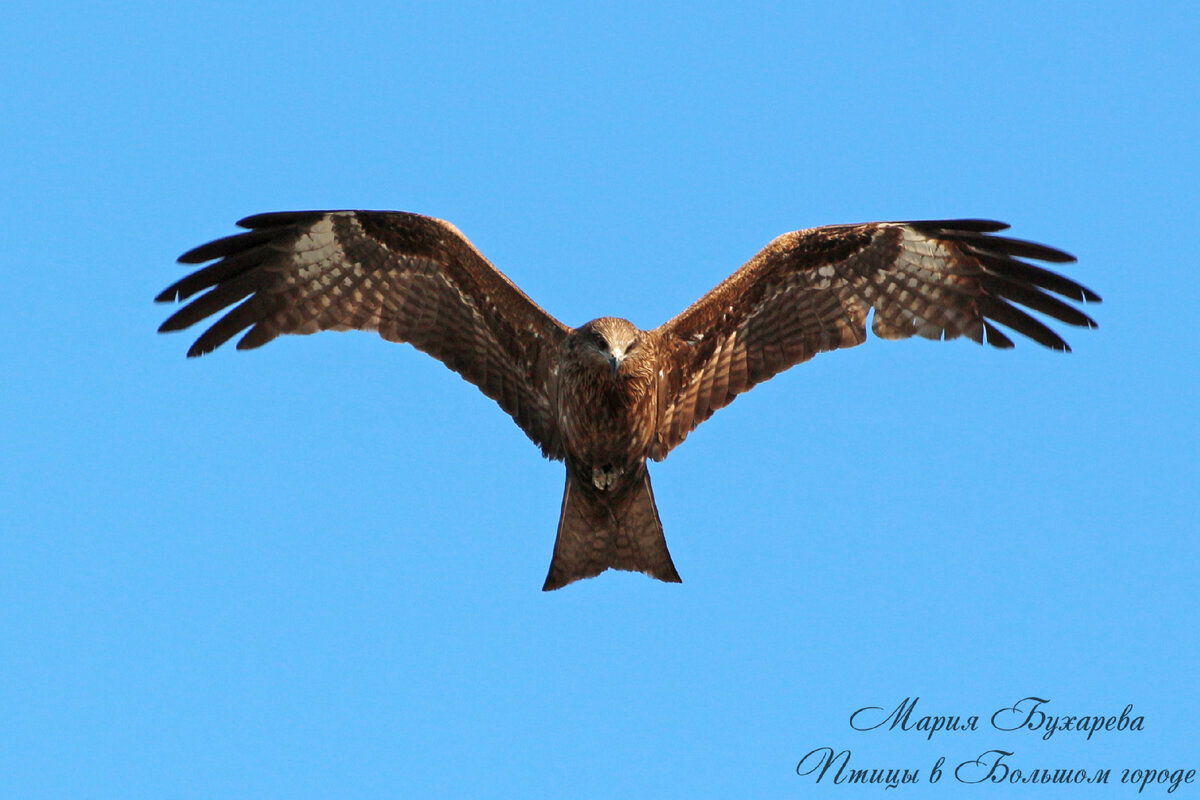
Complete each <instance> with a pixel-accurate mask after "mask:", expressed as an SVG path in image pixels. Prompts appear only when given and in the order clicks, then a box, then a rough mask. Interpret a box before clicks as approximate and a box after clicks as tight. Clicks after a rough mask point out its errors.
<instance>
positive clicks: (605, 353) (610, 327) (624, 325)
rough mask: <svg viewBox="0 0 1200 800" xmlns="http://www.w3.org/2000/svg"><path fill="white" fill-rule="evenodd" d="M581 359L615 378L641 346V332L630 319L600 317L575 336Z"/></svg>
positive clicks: (575, 333) (582, 328)
mask: <svg viewBox="0 0 1200 800" xmlns="http://www.w3.org/2000/svg"><path fill="white" fill-rule="evenodd" d="M571 335H572V337H573V338H574V339H575V342H574V344H575V348H576V351H577V352H578V353H579V354H580V356H581V357H582V358H584V359H586V360H587V361H588V362H589V363H592V364H594V365H595V366H597V367H599V366H600V365H604V366H606V367H607V368H608V369H609V370H610V371H611V372H612V374H613V376H616V375H617V374H619V372H620V370H621V364H622V363H623V362H624V361H625V359H626V358H628V357H629V355H630V354H631V353H633V352H634V351H636V350H637V347H638V345H639V344H640V343H641V339H642V332H641V331H640V330H638V328H637V326H636V325H634V324H633V323H632V322H630V321H629V320H627V319H620V318H619V317H600V318H599V319H594V320H592V321H591V322H589V323H587V324H586V325H583V326H582V327H579V328H576V329H575V330H574V331H573V332H572V334H571Z"/></svg>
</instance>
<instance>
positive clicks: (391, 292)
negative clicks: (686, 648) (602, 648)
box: [157, 211, 1099, 589]
mask: <svg viewBox="0 0 1200 800" xmlns="http://www.w3.org/2000/svg"><path fill="white" fill-rule="evenodd" d="M239 224H240V225H242V226H243V227H247V228H249V229H250V230H249V231H248V232H246V233H242V234H238V235H235V236H230V237H227V238H225V239H219V240H217V241H214V242H210V243H209V244H206V245H202V246H201V247H198V248H195V249H194V250H191V251H189V252H188V253H185V254H184V255H183V256H182V257H181V258H180V260H181V261H183V262H185V263H202V262H205V261H213V260H214V259H215V262H214V263H212V264H209V265H208V266H206V267H204V268H202V269H200V270H198V271H197V272H195V273H193V274H191V275H188V276H187V277H185V278H183V279H182V280H180V281H178V282H177V283H175V284H174V285H172V286H171V287H169V288H168V289H167V290H165V291H164V292H162V293H161V294H160V295H159V297H158V298H157V299H158V300H160V301H169V300H180V299H184V298H187V297H189V296H191V295H194V294H196V293H197V292H199V291H201V290H205V289H207V290H208V291H207V292H206V293H205V294H202V295H201V296H199V297H198V298H196V299H194V300H192V301H191V302H190V303H189V304H188V305H186V306H184V307H183V308H181V309H180V310H178V311H177V312H176V313H175V314H173V315H172V316H171V317H170V318H169V319H168V320H167V321H166V322H165V323H163V325H162V327H161V328H160V330H162V331H170V330H178V329H181V328H185V327H188V326H190V325H192V324H194V323H195V322H198V321H199V320H201V319H203V318H205V317H208V316H209V315H211V314H214V313H216V312H218V311H221V310H223V309H226V308H228V307H229V306H234V307H233V308H232V310H230V311H228V312H227V313H226V314H225V315H224V316H223V317H221V318H220V319H219V320H218V321H217V322H216V323H214V324H213V325H212V326H211V327H210V328H209V329H208V330H207V331H205V332H204V334H202V335H201V336H200V338H199V339H198V340H197V341H196V343H195V344H194V345H193V346H192V348H191V349H190V350H189V352H188V355H201V354H203V353H206V352H208V351H210V350H212V349H214V348H216V347H218V346H220V345H221V344H222V343H224V342H225V341H227V340H228V339H230V338H231V337H233V336H235V335H237V334H238V333H240V332H242V331H246V332H245V334H244V335H243V336H242V338H241V340H240V341H239V342H238V348H239V349H247V348H253V347H258V346H261V345H262V344H265V343H266V342H268V341H270V340H271V339H273V338H274V337H276V336H278V335H279V334H281V333H313V332H316V331H319V330H349V329H361V330H376V331H378V332H379V333H380V335H382V336H383V337H384V338H385V339H388V340H391V341H400V342H409V343H411V344H413V345H414V346H415V347H417V348H418V349H420V350H422V351H424V352H426V353H429V354H430V355H432V356H434V357H435V358H438V359H439V360H441V361H442V362H443V363H445V364H446V365H447V366H448V367H450V368H451V369H453V370H454V371H456V372H458V373H459V374H460V375H462V376H463V377H464V378H466V379H467V380H468V381H470V382H471V383H473V384H475V385H476V386H478V387H479V388H480V390H482V391H483V392H484V394H486V395H487V396H489V397H491V398H492V399H494V400H496V402H497V403H499V405H500V407H501V408H502V409H504V411H506V412H507V413H508V414H510V415H511V416H512V417H513V419H514V420H515V421H516V422H517V424H518V425H519V426H520V427H521V428H522V430H524V431H525V433H526V435H528V436H529V438H530V439H531V440H533V442H534V443H535V444H537V445H538V446H539V447H540V448H541V450H542V453H543V455H545V456H546V457H547V458H551V459H556V460H562V461H564V462H565V463H566V468H567V481H566V488H565V490H564V493H563V505H562V513H561V516H560V521H559V528H558V536H557V538H556V540H555V547H554V557H553V559H552V561H551V566H550V572H549V574H548V576H547V578H546V584H545V586H544V588H545V589H557V588H559V587H561V586H564V585H566V584H568V583H570V582H572V581H574V580H578V579H580V578H586V577H591V576H593V575H596V574H599V573H600V572H603V571H604V570H605V569H609V568H614V569H625V570H635V571H641V572H645V573H646V574H648V575H651V576H653V577H656V578H659V579H660V580H664V581H672V582H678V581H679V575H678V573H677V572H676V570H675V567H674V564H673V563H672V561H671V556H670V554H669V552H668V551H667V545H666V541H665V539H664V537H663V532H662V525H661V523H660V521H659V518H658V511H657V508H656V507H655V503H654V494H653V491H652V489H651V487H650V477H649V473H648V471H647V468H646V463H647V460H655V461H659V460H662V459H663V458H665V457H666V456H667V454H668V453H669V452H670V451H671V450H672V449H673V448H674V447H676V446H678V445H679V444H680V443H681V442H682V441H683V440H684V439H685V438H686V437H687V435H688V434H689V433H690V432H691V431H692V430H693V429H694V428H695V427H696V426H697V425H699V424H700V423H701V422H703V421H704V420H706V419H708V417H710V416H711V415H712V414H713V412H715V411H716V410H718V409H720V408H722V407H724V406H726V405H728V404H729V403H730V402H732V401H733V399H734V398H735V397H736V396H737V395H738V394H740V393H742V392H744V391H746V390H748V389H750V388H751V387H753V386H754V385H755V384H757V383H760V382H761V381H764V380H767V379H768V378H770V377H772V376H773V375H775V374H777V373H778V372H780V371H782V370H784V369H787V368H788V367H790V366H793V365H794V364H798V363H800V362H802V361H805V360H807V359H809V358H811V357H812V356H813V355H815V354H816V353H819V352H824V351H829V350H836V349H839V348H844V347H852V346H854V345H857V344H860V343H861V342H862V341H864V340H865V339H866V325H867V317H868V312H870V311H872V310H873V311H874V319H873V321H872V325H871V327H872V330H873V331H874V332H875V333H876V334H877V335H878V336H880V337H882V338H888V339H899V338H906V337H909V336H913V335H917V336H922V337H925V338H931V339H952V338H956V337H958V336H967V337H969V338H971V339H974V340H975V341H976V342H981V343H982V342H984V341H986V342H987V343H989V344H992V345H994V346H996V347H1002V348H1006V347H1011V346H1012V342H1011V340H1010V339H1008V337H1007V336H1005V335H1004V334H1003V333H1001V332H1000V331H999V330H998V329H997V328H996V327H995V326H994V325H993V322H999V323H1000V324H1003V325H1005V326H1007V327H1009V328H1011V329H1013V330H1015V331H1017V332H1018V333H1022V334H1024V335H1026V336H1029V337H1030V338H1032V339H1034V340H1035V341H1037V342H1039V343H1041V344H1043V345H1045V346H1047V347H1051V348H1054V349H1059V350H1067V349H1069V348H1068V347H1067V345H1066V342H1064V341H1063V340H1062V339H1061V338H1060V337H1059V336H1058V335H1057V334H1056V333H1054V332H1053V331H1052V330H1050V329H1049V328H1048V327H1046V326H1045V325H1044V324H1042V323H1041V322H1039V321H1038V320H1037V319H1035V318H1033V317H1031V316H1029V315H1028V314H1026V313H1025V312H1024V311H1022V310H1020V309H1019V308H1017V305H1016V304H1019V305H1024V306H1026V307H1029V308H1031V309H1034V310H1036V311H1039V312H1042V313H1044V314H1046V315H1048V316H1050V317H1053V318H1055V319H1057V320H1060V321H1062V322H1066V323H1068V324H1072V325H1083V326H1088V327H1094V326H1095V323H1094V322H1093V321H1092V320H1091V319H1090V318H1089V317H1087V316H1086V315H1085V314H1083V313H1082V312H1080V311H1078V310H1077V309H1076V308H1074V307H1073V306H1070V305H1068V304H1067V303H1064V302H1063V301H1062V300H1059V299H1057V298H1056V297H1054V296H1053V294H1058V295H1063V296H1066V297H1068V298H1071V299H1074V300H1077V301H1098V300H1099V297H1097V296H1096V295H1095V294H1094V293H1093V292H1091V291H1089V290H1088V289H1086V288H1084V287H1082V286H1080V285H1079V284H1077V283H1075V282H1074V281H1071V280H1069V279H1067V278H1064V277H1063V276H1061V275H1058V274H1056V273H1053V272H1050V271H1048V270H1046V269H1043V268H1042V267H1038V266H1035V265H1033V264H1029V263H1027V262H1026V261H1023V260H1021V259H1022V258H1030V259H1036V260H1043V261H1051V262H1066V261H1071V260H1073V259H1072V257H1071V256H1069V255H1067V254H1066V253H1063V252H1061V251H1059V250H1055V249H1053V248H1049V247H1045V246H1044V245H1037V244H1032V243H1030V242H1024V241H1021V240H1016V239H1008V238H1004V237H1000V236H994V235H990V234H992V233H994V232H995V231H998V230H1002V229H1003V228H1005V227H1007V226H1005V225H1003V224H1002V223H995V222H990V221H986V220H947V221H936V222H934V221H919V222H895V223H864V224H860V225H836V226H827V227H823V228H813V229H810V230H805V231H796V232H794V233H789V234H784V235H783V236H780V237H779V238H777V239H776V240H775V241H773V242H771V243H770V244H769V245H768V246H767V247H766V248H765V249H763V250H762V251H761V252H760V253H758V255H756V256H755V257H754V258H753V259H751V260H750V261H749V262H748V263H747V264H746V265H745V266H743V267H742V268H741V269H739V270H738V271H737V272H735V273H734V274H733V275H731V276H730V277H729V278H728V279H726V280H725V281H723V282H722V283H721V284H719V285H718V286H717V287H715V288H714V289H713V290H712V291H710V292H709V293H708V294H706V295H705V296H704V297H702V298H701V299H700V300H699V301H697V302H696V303H695V304H693V305H692V306H691V307H690V308H688V309H687V310H685V311H684V312H683V313H682V314H680V315H678V316H677V317H675V318H674V319H672V320H670V321H669V322H667V323H665V324H664V325H661V326H659V327H658V328H655V329H653V330H650V331H642V330H639V329H638V328H637V327H636V326H634V325H633V324H632V323H631V322H629V321H628V320H624V319H619V318H616V317H600V318H599V319H595V320H592V321H591V322H588V323H586V324H585V325H582V326H580V327H578V328H569V327H567V326H565V325H563V324H562V323H561V322H559V321H558V320H556V319H554V318H553V317H552V316H550V315H549V314H547V313H546V312H545V311H543V310H542V309H541V308H540V307H538V306H537V305H536V304H535V303H534V302H533V301H532V300H530V299H529V298H528V297H527V296H526V295H525V294H524V293H522V292H521V291H520V289H518V288H517V287H516V286H515V285H514V284H513V283H512V282H511V281H509V280H508V279H507V278H506V277H505V276H504V275H503V274H501V273H500V272H499V270H497V269H496V268H495V267H493V266H492V265H491V264H490V263H489V262H488V261H487V259H485V258H484V257H483V256H482V254H480V253H479V251H478V250H476V249H475V247H474V246H473V245H471V243H470V242H469V241H468V240H467V239H466V237H464V236H463V235H462V234H461V233H460V232H459V231H458V229H457V228H455V227H454V226H453V225H451V224H449V223H447V222H443V221H442V220H437V219H433V218H430V217H422V216H419V215H416V214H406V213H400V212H368V211H311V212H284V213H277V214H260V215H257V216H254V217H248V218H246V219H244V220H242V221H241V222H240V223H239ZM234 304H238V305H234ZM247 329H248V330H247Z"/></svg>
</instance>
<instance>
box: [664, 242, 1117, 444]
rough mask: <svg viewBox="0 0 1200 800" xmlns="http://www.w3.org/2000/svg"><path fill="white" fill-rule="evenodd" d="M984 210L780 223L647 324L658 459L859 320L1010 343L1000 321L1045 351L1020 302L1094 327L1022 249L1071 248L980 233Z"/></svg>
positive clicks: (1053, 341)
mask: <svg viewBox="0 0 1200 800" xmlns="http://www.w3.org/2000/svg"><path fill="white" fill-rule="evenodd" d="M1007 227H1008V226H1007V225H1005V224H1004V223H1001V222H993V221H990V220H943V221H914V222H876V223H866V224H861V225H831V226H826V227H821V228H812V229H809V230H803V231H796V232H793V233H788V234H784V235H783V236H780V237H779V238H778V239H776V240H775V241H773V242H771V243H770V244H769V245H767V247H766V248H764V249H763V250H762V251H761V252H760V253H758V254H757V255H756V256H755V257H754V258H753V259H751V260H750V261H749V262H748V263H747V264H746V265H745V266H743V267H742V268H741V269H739V270H738V271H737V272H735V273H734V274H733V275H731V276H730V277H729V278H728V279H726V280H725V281H723V282H722V283H721V284H720V285H718V286H717V287H716V288H714V289H713V290H712V291H710V292H709V293H708V294H706V295H705V296H704V297H702V298H701V299H700V300H699V301H698V302H696V303H695V304H694V305H693V306H691V307H690V308H689V309H687V310H686V311H684V312H683V313H682V314H680V315H679V316H677V317H675V318H674V319H672V320H671V321H670V322H667V323H666V324H665V325H663V326H661V327H660V328H658V329H657V330H656V331H655V333H656V334H658V335H659V336H660V337H661V339H662V342H663V344H662V346H663V347H664V348H666V349H667V350H668V351H669V353H670V356H669V357H668V358H667V359H666V362H667V363H668V365H669V367H668V372H667V373H666V374H664V376H663V381H664V385H663V387H662V389H661V392H662V394H661V400H660V406H661V408H662V412H661V417H660V422H659V426H658V434H657V437H656V439H655V444H654V447H653V449H652V452H651V456H652V457H653V458H654V459H655V460H662V459H663V458H665V457H666V455H667V453H669V452H670V451H671V450H672V449H673V448H674V447H676V446H677V445H678V444H679V443H680V442H682V441H683V440H684V439H685V438H687V435H688V434H689V433H690V432H691V431H692V430H693V429H695V427H696V426H697V425H699V424H700V423H701V422H703V421H704V420H706V419H708V418H709V417H710V416H712V414H713V412H715V411H716V410H717V409H719V408H723V407H725V406H726V405H728V404H729V403H731V402H733V399H734V398H735V397H736V396H737V395H739V394H741V393H742V392H744V391H746V390H748V389H750V388H751V387H752V386H754V385H755V384H758V383H761V382H762V381H765V380H767V379H768V378H770V377H772V376H773V375H776V374H778V373H779V372H782V371H783V370H785V369H787V368H788V367H791V366H794V365H795V364H799V363H800V362H802V361H807V360H808V359H810V358H812V357H813V356H814V355H816V354H817V353H822V352H826V351H829V350H837V349H840V348H843V347H853V346H854V345H857V344H861V343H862V342H863V341H864V340H865V339H866V336H867V332H866V320H867V314H868V312H869V311H871V310H872V309H873V310H874V312H875V315H874V320H873V322H872V325H871V329H872V330H873V331H874V332H875V334H876V335H877V336H880V337H882V338H884V339H904V338H908V337H910V336H914V335H916V336H922V337H925V338H927V339H954V338H957V337H959V336H967V337H968V338H970V339H972V340H974V341H976V342H980V343H983V342H985V341H986V342H987V343H988V344H990V345H992V346H994V347H1002V348H1008V347H1012V346H1013V343H1012V340H1011V339H1009V338H1008V337H1007V336H1006V335H1005V334H1004V333H1003V332H1001V331H1000V330H999V329H998V328H996V326H995V323H999V324H1001V325H1004V326H1006V327H1008V328H1010V329H1012V330H1014V331H1016V332H1017V333H1020V334H1023V335H1025V336H1028V337H1029V338H1031V339H1033V340H1034V341H1036V342H1038V343H1040V344H1043V345H1045V346H1046V347H1050V348H1053V349H1055V350H1064V351H1066V350H1070V348H1069V347H1068V346H1067V343H1066V342H1065V341H1063V339H1062V338H1061V337H1059V335H1058V334H1056V333H1055V332H1054V331H1052V330H1051V329H1050V328H1048V327H1047V326H1046V325H1044V324H1043V323H1041V322H1040V321H1038V320H1037V319H1035V318H1034V317H1032V316H1030V315H1029V314H1027V313H1026V312H1025V311H1023V310H1021V309H1020V308H1018V307H1017V306H1018V305H1021V306H1025V307H1027V308H1029V309H1032V310H1034V311H1038V312H1040V313H1043V314H1046V315H1047V316H1049V317H1052V318H1054V319H1057V320H1059V321H1061V322H1065V323H1067V324H1069V325H1079V326H1086V327H1090V328H1094V327H1096V323H1095V322H1094V321H1093V320H1092V319H1091V318H1090V317H1088V316H1087V315H1086V314H1084V313H1082V312H1081V311H1079V310H1078V309H1076V308H1075V307H1073V306H1071V305H1068V304H1067V303H1064V302H1063V301H1062V300H1059V299H1058V298H1056V297H1054V296H1053V295H1052V294H1049V293H1048V292H1053V293H1055V294H1059V295H1062V296H1065V297H1068V298H1070V299H1073V300H1077V301H1081V302H1098V301H1099V300H1100V298H1099V297H1098V296H1097V295H1096V294H1095V293H1094V292H1092V291H1090V290H1089V289H1086V288H1084V287H1083V286H1081V285H1079V284H1078V283H1075V282H1074V281H1071V280H1069V279H1067V278H1064V277H1062V276H1061V275H1058V274H1056V273H1053V272H1050V271H1049V270H1046V269H1043V268H1041V267H1038V266H1034V265H1033V264H1029V263H1027V262H1025V261H1023V260H1021V259H1023V258H1028V259H1035V260H1039V261H1047V262H1051V263H1066V262H1071V261H1074V260H1075V259H1074V257H1072V256H1070V255H1068V254H1067V253H1064V252H1062V251H1061V250H1055V249H1054V248H1051V247H1046V246H1044V245H1039V244H1034V243H1032V242H1025V241H1020V240H1017V239H1009V238H1006V237H1002V236H994V235H990V234H993V233H995V232H996V231H1001V230H1004V229H1005V228H1007Z"/></svg>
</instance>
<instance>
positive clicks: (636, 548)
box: [542, 469, 680, 592]
mask: <svg viewBox="0 0 1200 800" xmlns="http://www.w3.org/2000/svg"><path fill="white" fill-rule="evenodd" d="M606 569H624V570H629V571H631V572H644V573H646V574H647V575H649V576H650V577H652V578H658V579H659V580H660V581H667V582H669V583H679V582H680V578H679V573H678V572H676V571H675V565H674V564H673V563H672V562H671V554H670V553H669V552H668V551H667V540H666V539H665V538H664V537H663V529H662V523H661V522H659V520H658V508H657V507H656V506H655V505H654V490H653V489H651V488H650V474H649V473H648V472H646V471H645V470H644V469H643V471H642V477H641V480H639V481H637V482H636V483H634V485H633V486H632V487H630V488H629V489H627V490H625V491H622V492H620V493H619V494H616V495H611V496H610V495H609V494H608V493H606V492H599V491H596V490H594V489H592V488H590V487H588V486H585V485H584V484H582V483H581V482H580V481H579V479H578V478H576V477H575V476H574V475H573V474H572V473H571V470H567V488H566V490H565V491H564V492H563V503H562V516H561V517H560V518H559V521H558V538H557V539H555V541H554V558H553V559H552V560H551V561H550V574H548V575H547V576H546V583H545V585H544V586H542V591H546V592H548V591H550V590H552V589H561V588H562V587H564V586H566V585H567V584H568V583H571V582H573V581H577V580H580V579H581V578H591V577H593V576H595V575H599V574H600V573H601V572H604V570H606Z"/></svg>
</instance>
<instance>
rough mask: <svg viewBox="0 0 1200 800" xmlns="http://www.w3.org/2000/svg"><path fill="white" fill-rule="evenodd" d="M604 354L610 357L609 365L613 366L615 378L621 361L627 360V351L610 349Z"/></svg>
mask: <svg viewBox="0 0 1200 800" xmlns="http://www.w3.org/2000/svg"><path fill="white" fill-rule="evenodd" d="M604 355H606V356H607V357H608V365H609V366H610V367H612V374H613V377H614V378H615V377H616V376H617V370H619V369H620V368H621V362H622V361H624V360H625V353H624V351H622V350H609V351H607V352H605V354H604Z"/></svg>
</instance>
